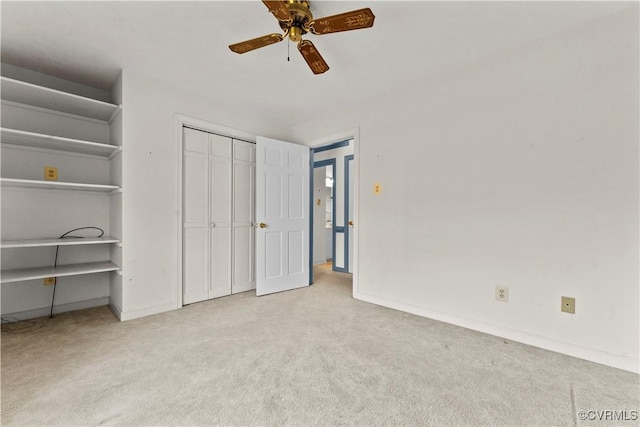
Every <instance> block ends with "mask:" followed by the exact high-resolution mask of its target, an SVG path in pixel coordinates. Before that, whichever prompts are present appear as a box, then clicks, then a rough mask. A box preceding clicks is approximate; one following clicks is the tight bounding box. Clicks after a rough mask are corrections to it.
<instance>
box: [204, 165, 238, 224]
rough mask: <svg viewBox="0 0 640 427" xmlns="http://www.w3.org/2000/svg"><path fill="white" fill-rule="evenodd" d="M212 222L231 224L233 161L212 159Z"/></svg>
mask: <svg viewBox="0 0 640 427" xmlns="http://www.w3.org/2000/svg"><path fill="white" fill-rule="evenodd" d="M210 163H211V166H210V168H211V174H210V176H211V182H210V183H209V188H210V189H211V221H212V222H215V223H225V224H230V223H231V179H232V175H231V159H230V158H224V157H215V156H214V157H212V158H211V162H210Z"/></svg>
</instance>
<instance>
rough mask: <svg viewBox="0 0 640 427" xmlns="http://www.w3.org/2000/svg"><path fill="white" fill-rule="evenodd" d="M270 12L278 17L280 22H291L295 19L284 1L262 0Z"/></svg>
mask: <svg viewBox="0 0 640 427" xmlns="http://www.w3.org/2000/svg"><path fill="white" fill-rule="evenodd" d="M262 3H264V5H265V6H267V9H269V12H271V13H272V14H273V16H275V17H276V19H277V20H278V21H284V22H291V21H292V20H293V18H292V17H291V14H290V13H289V9H287V4H286V3H285V2H284V1H282V0H262Z"/></svg>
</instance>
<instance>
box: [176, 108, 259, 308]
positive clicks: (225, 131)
mask: <svg viewBox="0 0 640 427" xmlns="http://www.w3.org/2000/svg"><path fill="white" fill-rule="evenodd" d="M183 127H189V128H193V129H197V130H202V131H204V132H210V133H215V134H218V135H223V136H226V137H229V138H233V139H240V140H243V141H248V142H253V143H255V142H256V136H257V135H256V134H254V133H251V132H247V131H244V130H240V129H235V128H231V127H228V126H223V125H220V124H217V123H213V122H208V121H206V120H202V119H197V118H195V117H189V116H185V115H183V114H176V115H175V132H176V134H175V138H176V139H175V140H176V141H177V144H176V150H177V156H176V158H177V159H178V160H177V161H178V164H177V171H178V173H177V177H176V182H177V194H178V215H176V216H177V222H176V223H177V231H178V233H177V243H178V244H177V253H176V263H177V267H178V268H177V274H178V277H177V281H176V282H177V286H176V294H177V299H176V301H177V303H176V307H175V308H182V307H183V300H182V292H183V285H184V284H183V281H182V275H183V271H182V270H183V269H182V260H183V252H184V248H183V244H182V238H183V235H182V221H183V218H182V215H183V206H182V196H183V194H182V189H183V184H184V183H183V176H182V173H183V170H182V162H183V160H184V159H183V155H184V149H183V148H184V140H183V139H184V138H183V133H182V128H183Z"/></svg>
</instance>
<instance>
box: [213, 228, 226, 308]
mask: <svg viewBox="0 0 640 427" xmlns="http://www.w3.org/2000/svg"><path fill="white" fill-rule="evenodd" d="M210 263H211V285H210V288H209V298H217V297H222V296H225V295H231V227H228V226H227V227H220V228H218V227H214V228H211V257H210Z"/></svg>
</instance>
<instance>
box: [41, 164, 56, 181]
mask: <svg viewBox="0 0 640 427" xmlns="http://www.w3.org/2000/svg"><path fill="white" fill-rule="evenodd" d="M44 179H45V180H46V181H57V180H58V168H55V167H53V166H45V167H44Z"/></svg>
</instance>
